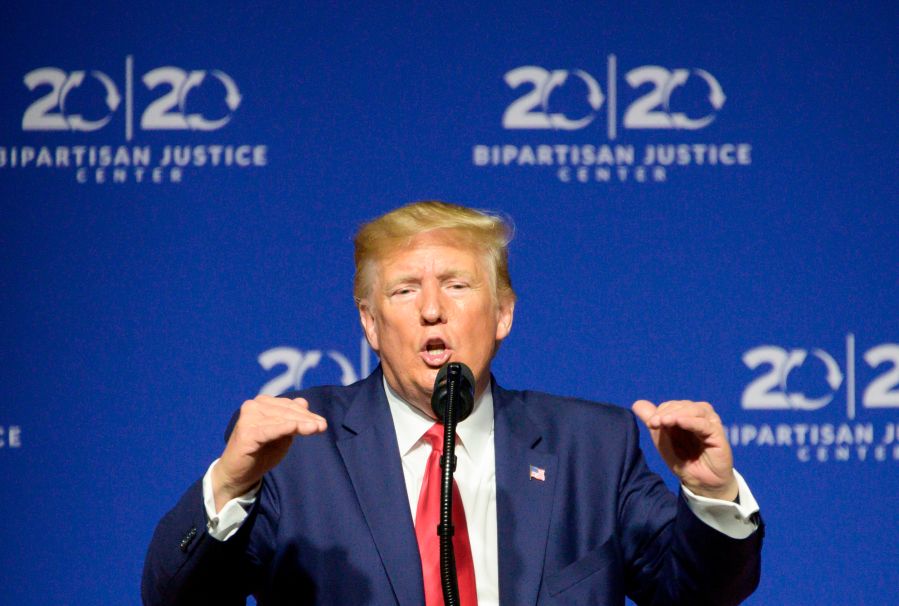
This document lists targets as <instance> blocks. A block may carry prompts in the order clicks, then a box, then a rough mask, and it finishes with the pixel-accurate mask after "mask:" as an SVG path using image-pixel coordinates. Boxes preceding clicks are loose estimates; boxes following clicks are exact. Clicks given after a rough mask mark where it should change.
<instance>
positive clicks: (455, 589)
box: [437, 364, 462, 606]
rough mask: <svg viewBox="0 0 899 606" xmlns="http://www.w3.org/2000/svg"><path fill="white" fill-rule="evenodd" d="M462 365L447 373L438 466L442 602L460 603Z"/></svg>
mask: <svg viewBox="0 0 899 606" xmlns="http://www.w3.org/2000/svg"><path fill="white" fill-rule="evenodd" d="M461 378H462V369H461V367H460V366H459V365H458V364H450V365H449V368H448V369H447V374H446V411H445V413H444V419H443V456H442V457H440V468H441V470H442V471H443V473H442V476H441V482H440V524H439V525H438V526H437V534H438V535H440V580H441V583H442V585H443V603H444V605H445V606H459V581H458V579H457V577H456V556H455V553H454V551H453V534H454V532H455V528H454V527H453V472H454V471H456V420H457V417H458V410H457V402H458V399H459V384H460V382H461Z"/></svg>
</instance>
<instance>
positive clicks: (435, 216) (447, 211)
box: [353, 200, 515, 305]
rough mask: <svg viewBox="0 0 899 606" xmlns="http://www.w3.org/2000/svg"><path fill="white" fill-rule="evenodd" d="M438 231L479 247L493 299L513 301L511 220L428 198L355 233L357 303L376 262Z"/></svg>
mask: <svg viewBox="0 0 899 606" xmlns="http://www.w3.org/2000/svg"><path fill="white" fill-rule="evenodd" d="M435 230H449V231H452V232H453V236H454V237H456V238H458V241H459V243H460V244H461V245H462V246H465V247H470V248H474V249H476V250H479V251H480V252H481V253H482V254H483V256H484V265H485V266H486V268H487V271H488V273H489V274H490V277H491V279H492V288H493V296H494V299H495V300H496V301H497V302H507V301H510V300H511V301H515V291H513V290H512V279H511V278H510V277H509V250H508V244H509V242H510V241H511V239H512V232H513V230H512V226H511V224H510V223H509V222H507V221H506V220H504V219H503V218H502V217H500V216H498V215H496V214H493V213H489V212H485V211H480V210H475V209H472V208H467V207H465V206H459V205H458V204H450V203H448V202H438V201H434V200H427V201H422V202H412V203H411V204H407V205H405V206H402V207H400V208H397V209H396V210H392V211H390V212H389V213H387V214H385V215H381V216H380V217H378V218H377V219H374V220H372V221H369V222H368V223H365V224H363V225H362V227H360V228H359V231H358V232H356V237H355V239H354V244H355V255H354V257H355V261H356V275H355V277H354V279H353V296H354V298H355V300H356V304H357V305H359V304H361V303H362V302H363V301H364V300H366V299H367V298H368V296H369V295H370V294H371V289H372V286H373V284H374V278H375V276H374V273H375V268H376V264H377V262H378V261H380V260H382V259H383V258H384V257H385V256H387V255H388V254H390V253H391V252H393V251H395V250H397V249H400V248H403V247H405V246H408V245H409V244H410V243H411V241H412V239H413V238H414V237H415V236H417V235H419V234H422V233H425V232H430V231H435Z"/></svg>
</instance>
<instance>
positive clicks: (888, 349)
mask: <svg viewBox="0 0 899 606" xmlns="http://www.w3.org/2000/svg"><path fill="white" fill-rule="evenodd" d="M808 353H809V352H808V351H807V350H805V349H790V350H786V349H783V348H782V347H776V346H773V345H762V346H760V347H756V348H754V349H751V350H749V351H747V352H746V353H745V354H743V363H744V364H745V365H746V366H747V367H748V368H749V369H750V370H755V369H756V368H758V367H759V366H762V365H766V364H767V365H768V366H769V369H768V370H767V371H766V372H763V373H762V374H761V375H759V376H758V377H757V378H756V379H754V380H753V381H752V382H750V383H749V385H747V386H746V389H745V390H744V391H743V398H742V407H743V408H744V409H749V410H789V409H793V410H818V409H819V408H823V407H824V406H827V404H829V403H830V401H831V400H832V399H833V396H834V393H835V392H836V390H837V389H839V388H840V385H842V384H843V379H844V376H843V373H842V371H841V370H840V366H839V364H838V363H837V361H836V360H835V359H834V358H833V356H831V355H830V354H829V353H827V352H826V351H824V350H822V349H813V350H812V351H811V354H812V357H813V358H817V359H818V360H820V361H821V362H822V363H823V364H824V366H825V368H826V369H827V374H826V376H825V377H824V381H825V383H826V384H827V386H828V387H829V392H828V393H827V394H825V395H822V396H820V397H817V398H810V397H808V396H807V395H806V394H804V393H802V392H799V391H794V390H792V389H790V386H789V378H790V374H791V373H792V372H793V371H795V370H796V369H798V368H800V367H802V365H803V364H804V363H805V362H806V360H808V359H809V355H808ZM864 360H865V362H866V363H867V364H868V366H870V367H871V368H875V369H876V368H877V367H879V366H880V365H881V364H889V365H891V367H890V368H888V369H887V370H886V372H883V373H882V374H880V375H879V376H878V377H876V378H875V379H874V380H872V381H871V382H870V383H868V386H867V387H866V388H865V391H864V393H863V394H862V400H861V401H862V406H864V407H865V408H899V344H896V343H884V344H881V345H878V346H876V347H872V348H871V349H869V350H868V351H867V352H865V354H864ZM851 363H852V362H850V364H851ZM852 372H853V375H854V369H852Z"/></svg>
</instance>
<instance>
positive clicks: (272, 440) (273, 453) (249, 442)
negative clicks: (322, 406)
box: [212, 395, 328, 511]
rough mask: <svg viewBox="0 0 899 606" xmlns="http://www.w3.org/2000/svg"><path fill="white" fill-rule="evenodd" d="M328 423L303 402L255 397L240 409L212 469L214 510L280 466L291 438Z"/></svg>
mask: <svg viewBox="0 0 899 606" xmlns="http://www.w3.org/2000/svg"><path fill="white" fill-rule="evenodd" d="M327 428H328V422H327V421H325V419H324V417H321V416H319V415H317V414H315V413H314V412H311V411H310V410H309V402H307V401H306V400H305V399H303V398H296V399H293V400H291V399H288V398H276V397H274V396H266V395H258V396H256V397H255V398H254V399H252V400H247V401H246V402H244V403H243V406H241V407H240V416H239V417H238V419H237V423H236V424H235V425H234V430H233V431H232V432H231V437H230V438H228V444H227V445H226V446H225V452H224V453H222V457H221V459H219V462H218V463H217V464H216V466H215V467H213V468H212V491H213V494H214V495H215V509H216V511H221V509H222V507H224V506H225V503H227V502H228V501H230V500H231V499H233V498H235V497H239V496H240V495H242V494H245V493H246V492H248V491H249V490H250V488H252V487H253V486H255V485H256V483H257V482H259V480H261V479H262V476H263V475H264V474H265V473H266V472H267V471H269V470H270V469H272V468H273V467H274V466H275V465H277V464H278V463H280V462H281V459H283V458H284V455H286V454H287V449H288V448H290V443H291V442H292V441H293V437H294V436H310V435H313V434H317V433H322V432H323V431H325V430H326V429H327Z"/></svg>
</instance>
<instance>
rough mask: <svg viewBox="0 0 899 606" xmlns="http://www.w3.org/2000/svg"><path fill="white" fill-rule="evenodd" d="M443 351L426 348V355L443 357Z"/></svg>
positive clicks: (440, 348)
mask: <svg viewBox="0 0 899 606" xmlns="http://www.w3.org/2000/svg"><path fill="white" fill-rule="evenodd" d="M444 351H445V350H444V348H442V347H428V353H429V354H432V355H435V356H440V355H443V352H444Z"/></svg>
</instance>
